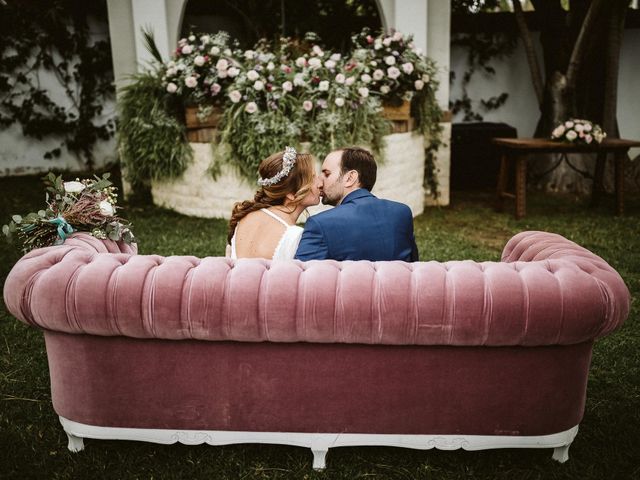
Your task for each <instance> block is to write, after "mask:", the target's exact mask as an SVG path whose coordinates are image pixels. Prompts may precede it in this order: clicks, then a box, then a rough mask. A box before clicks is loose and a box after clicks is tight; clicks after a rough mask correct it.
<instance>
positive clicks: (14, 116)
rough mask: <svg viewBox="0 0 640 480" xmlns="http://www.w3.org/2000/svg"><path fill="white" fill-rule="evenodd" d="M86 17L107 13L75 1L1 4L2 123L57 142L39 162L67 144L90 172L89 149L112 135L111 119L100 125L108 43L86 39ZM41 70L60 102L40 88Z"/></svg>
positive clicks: (108, 87)
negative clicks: (56, 88) (55, 86)
mask: <svg viewBox="0 0 640 480" xmlns="http://www.w3.org/2000/svg"><path fill="white" fill-rule="evenodd" d="M91 15H98V16H100V15H102V16H106V10H105V9H104V6H103V7H102V8H101V7H100V6H98V7H96V6H93V5H92V3H91V2H77V1H73V0H55V1H44V0H39V1H31V2H21V1H17V0H7V1H6V2H2V3H0V32H2V34H1V35H0V125H2V126H5V127H6V126H9V125H11V124H13V123H16V122H17V123H20V124H21V125H22V131H23V134H24V135H26V136H29V137H33V138H36V139H43V138H45V137H48V136H55V137H58V138H62V139H63V140H62V143H61V144H60V147H57V148H54V149H52V150H51V151H49V152H47V153H45V155H44V156H45V158H53V157H58V156H60V154H61V148H62V147H63V146H65V147H66V148H67V149H68V150H69V151H70V152H72V153H74V154H76V155H77V156H78V157H80V158H82V159H83V160H84V162H85V164H86V166H87V167H88V168H91V167H92V165H93V160H94V159H93V153H92V151H93V146H94V145H95V144H96V142H98V141H99V140H108V139H109V138H111V137H112V136H113V134H114V130H115V123H114V121H113V120H107V121H101V120H99V118H100V115H101V114H102V113H103V106H104V104H105V101H106V100H108V99H110V98H112V96H113V85H112V82H113V72H112V67H111V49H110V45H109V42H108V41H93V40H92V39H91V38H90V32H89V27H88V23H87V19H88V18H89V17H90V16H91ZM41 72H47V73H49V74H52V75H53V76H55V78H56V79H57V81H58V84H59V87H60V90H61V91H63V92H64V95H65V97H64V100H63V101H61V102H58V101H56V100H54V98H53V97H52V96H51V93H50V92H51V89H50V88H47V87H44V86H42V85H41V84H40V77H39V74H40V73H41Z"/></svg>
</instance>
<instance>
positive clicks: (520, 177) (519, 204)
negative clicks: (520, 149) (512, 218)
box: [516, 155, 527, 220]
mask: <svg viewBox="0 0 640 480" xmlns="http://www.w3.org/2000/svg"><path fill="white" fill-rule="evenodd" d="M526 210H527V157H526V156H524V155H519V156H518V157H517V159H516V220H520V219H521V218H522V217H524V216H525V214H526Z"/></svg>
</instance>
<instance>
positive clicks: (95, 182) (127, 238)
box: [2, 173, 135, 251]
mask: <svg viewBox="0 0 640 480" xmlns="http://www.w3.org/2000/svg"><path fill="white" fill-rule="evenodd" d="M108 178H109V174H108V173H105V174H104V175H103V176H102V178H99V177H97V176H96V177H95V178H94V179H85V180H80V179H76V180H75V181H71V182H63V181H62V177H61V176H55V175H54V174H53V173H49V174H48V175H47V176H45V177H44V179H43V180H44V183H45V185H46V200H45V201H46V207H45V209H43V210H39V211H38V212H36V213H29V214H27V215H25V216H24V217H23V216H21V215H13V217H12V220H11V222H10V223H9V224H8V225H4V226H3V227H2V232H3V233H4V234H5V235H6V236H7V237H9V238H11V237H12V234H14V233H17V234H18V238H19V240H20V241H21V243H22V247H23V249H24V250H25V251H29V250H32V249H34V248H41V247H48V246H50V245H59V244H61V243H63V242H64V240H65V239H66V238H67V236H68V235H70V234H71V233H73V232H76V231H85V232H89V233H91V235H93V236H94V237H96V238H100V239H107V238H109V239H111V240H114V241H119V240H123V241H124V242H126V243H132V242H135V238H134V236H133V233H132V232H131V229H130V224H129V222H127V221H126V220H123V219H122V218H120V217H118V216H117V215H116V208H117V207H116V199H117V194H116V193H115V190H116V189H115V187H113V186H112V185H111V182H110V181H109V180H108Z"/></svg>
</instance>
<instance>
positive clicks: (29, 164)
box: [0, 20, 116, 176]
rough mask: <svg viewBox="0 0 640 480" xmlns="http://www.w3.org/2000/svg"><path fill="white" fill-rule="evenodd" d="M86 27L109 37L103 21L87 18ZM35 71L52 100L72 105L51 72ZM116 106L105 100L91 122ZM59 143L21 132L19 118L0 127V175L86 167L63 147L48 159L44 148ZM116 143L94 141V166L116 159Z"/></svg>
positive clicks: (112, 113) (102, 37) (96, 36)
mask: <svg viewBox="0 0 640 480" xmlns="http://www.w3.org/2000/svg"><path fill="white" fill-rule="evenodd" d="M89 29H90V34H91V38H92V39H93V40H94V41H99V40H107V39H108V38H109V28H108V25H107V23H106V22H98V21H95V20H90V21H89ZM34 75H35V76H36V77H37V81H38V82H39V84H40V87H41V88H43V89H45V90H47V92H48V93H49V95H50V97H51V99H52V100H53V101H54V102H56V103H57V104H58V105H61V106H64V107H65V108H67V109H72V108H73V107H72V104H71V101H70V100H69V98H68V97H67V95H66V94H65V91H64V88H63V86H62V85H61V84H60V82H59V81H58V79H57V78H56V77H55V76H54V75H53V73H51V72H49V71H46V70H44V69H40V70H38V71H37V72H35V73H34ZM115 110H116V106H115V98H114V99H112V100H110V101H108V102H106V103H105V105H104V110H103V113H102V115H101V116H100V117H98V118H96V119H95V120H94V122H95V123H96V124H98V125H100V124H103V123H106V122H107V120H108V119H110V118H113V117H115V113H116V112H115ZM60 144H61V139H60V138H58V137H45V138H43V139H42V140H38V139H36V138H34V137H27V136H25V135H23V133H22V125H21V124H20V123H18V122H16V123H13V124H12V125H10V126H9V127H7V128H3V129H2V130H0V146H1V148H0V176H8V175H29V174H36V173H43V172H47V171H49V170H52V169H57V170H71V171H79V170H84V169H86V167H85V166H84V162H83V161H82V159H80V158H78V157H77V156H76V155H75V154H73V153H71V152H69V151H68V150H67V149H66V148H65V147H62V148H61V150H62V152H61V155H60V157H58V158H54V159H50V160H48V159H46V158H44V154H45V153H46V152H48V151H50V150H53V149H55V148H58V147H59V146H60ZM115 146H116V143H115V139H114V138H112V139H111V140H108V141H99V142H98V143H97V144H96V146H95V148H94V151H93V154H94V157H95V167H97V168H100V167H102V166H104V165H105V164H107V163H111V162H114V161H115V160H116V153H115Z"/></svg>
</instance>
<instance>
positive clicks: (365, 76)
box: [360, 73, 371, 83]
mask: <svg viewBox="0 0 640 480" xmlns="http://www.w3.org/2000/svg"><path fill="white" fill-rule="evenodd" d="M360 80H362V81H363V82H364V83H369V82H371V75H369V74H368V73H365V74H363V75H362V76H361V77H360Z"/></svg>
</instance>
